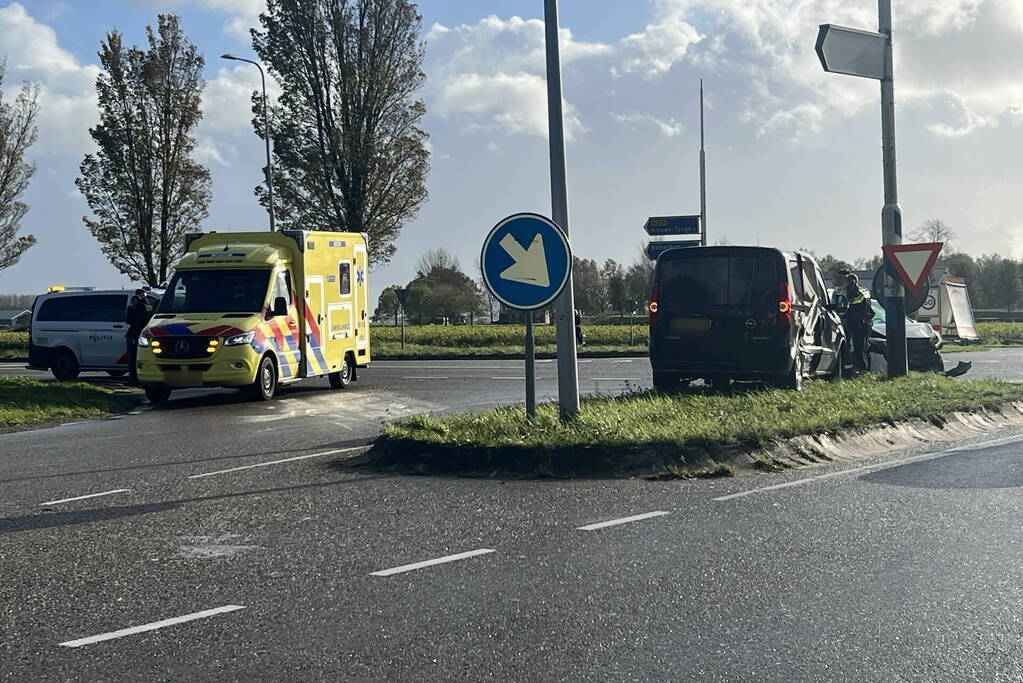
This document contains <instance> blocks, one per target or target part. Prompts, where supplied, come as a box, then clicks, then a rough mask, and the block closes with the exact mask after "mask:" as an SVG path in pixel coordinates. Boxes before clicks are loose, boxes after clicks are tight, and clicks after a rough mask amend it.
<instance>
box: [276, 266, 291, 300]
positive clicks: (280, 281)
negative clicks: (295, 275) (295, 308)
mask: <svg viewBox="0 0 1023 683" xmlns="http://www.w3.org/2000/svg"><path fill="white" fill-rule="evenodd" d="M277 297H284V300H285V301H287V302H288V305H289V306H290V305H292V304H294V303H295V302H294V301H293V300H292V298H291V273H289V272H288V271H286V270H282V271H281V272H279V273H277V279H276V280H274V293H273V298H274V299H277Z"/></svg>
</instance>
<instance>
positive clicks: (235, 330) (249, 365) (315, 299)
mask: <svg viewBox="0 0 1023 683" xmlns="http://www.w3.org/2000/svg"><path fill="white" fill-rule="evenodd" d="M185 251H186V254H185V255H184V256H183V257H182V259H181V261H180V262H179V263H178V264H177V266H176V268H175V271H174V276H173V278H171V281H170V283H169V284H168V285H167V289H166V292H165V293H164V296H163V299H162V300H161V301H160V306H159V308H157V310H156V313H155V315H154V316H153V318H152V320H150V322H149V326H148V327H147V328H146V329H145V331H144V332H143V333H142V335H141V337H140V338H139V349H138V360H137V363H138V377H139V382H140V383H141V384H142V386H143V388H144V389H145V392H146V397H147V398H148V399H149V400H150V401H152V402H153V403H162V402H164V401H166V400H167V399H169V398H170V395H171V392H172V391H173V390H174V389H179V388H185V387H241V388H244V389H246V390H247V391H249V392H250V393H251V395H252V396H253V397H254V398H256V399H261V400H264V401H269V400H270V399H272V398H273V397H274V394H275V393H276V391H277V387H278V385H280V384H288V383H291V382H294V381H297V380H300V379H305V378H307V377H319V376H322V375H326V376H327V377H328V378H329V379H330V386H331V387H332V388H334V389H343V388H345V387H347V386H348V385H349V384H350V383H351V382H352V380H354V379H356V372H357V371H356V368H364V367H366V366H367V365H368V364H369V361H370V350H369V348H370V347H369V312H368V310H369V281H368V277H367V273H368V269H369V268H368V260H367V252H366V236H365V235H364V234H359V233H346V232H310V231H304V230H296V231H283V232H222V233H217V232H210V233H199V234H190V235H187V236H186V237H185Z"/></svg>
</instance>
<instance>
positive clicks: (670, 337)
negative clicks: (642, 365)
mask: <svg viewBox="0 0 1023 683" xmlns="http://www.w3.org/2000/svg"><path fill="white" fill-rule="evenodd" d="M844 338H845V331H844V329H843V327H842V322H841V320H840V318H839V317H838V314H837V313H836V312H835V310H834V306H832V305H831V304H830V302H829V299H828V290H827V289H826V288H825V285H824V276H823V275H822V273H821V270H820V268H819V267H818V266H817V263H816V262H815V261H814V260H813V258H812V257H811V256H809V255H808V254H804V253H800V252H791V251H781V250H779V249H771V248H767V247H734V246H725V247H690V248H685V249H672V250H669V251H666V252H664V253H663V254H661V256H660V258H658V259H657V265H656V267H655V268H654V281H653V287H652V290H651V295H650V364H651V366H653V374H654V386H655V387H657V388H658V389H667V388H671V387H672V386H675V385H677V384H679V383H680V382H682V381H690V380H694V379H703V380H705V381H706V382H707V383H708V384H727V383H728V381H729V380H733V379H737V380H767V381H772V382H775V383H777V384H779V385H781V386H784V387H788V388H791V389H797V390H798V389H799V388H800V387H801V386H802V381H803V379H804V378H807V377H821V376H825V377H834V378H838V377H840V376H841V373H842V342H843V340H844Z"/></svg>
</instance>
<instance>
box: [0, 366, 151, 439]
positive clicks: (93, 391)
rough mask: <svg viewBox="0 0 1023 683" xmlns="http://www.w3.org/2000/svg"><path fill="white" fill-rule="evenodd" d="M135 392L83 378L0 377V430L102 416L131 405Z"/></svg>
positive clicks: (120, 410) (133, 401) (134, 401)
mask: <svg viewBox="0 0 1023 683" xmlns="http://www.w3.org/2000/svg"><path fill="white" fill-rule="evenodd" d="M137 400H138V399H137V398H136V397H135V396H131V395H126V394H117V393H114V392H113V391H111V390H109V389H105V388H103V387H96V386H93V385H91V384H85V383H82V382H76V383H71V384H67V383H57V382H40V381H39V380H37V379H32V378H30V377H0V432H7V431H11V430H14V429H23V428H25V427H31V426H35V425H40V424H46V423H48V422H57V421H64V420H68V419H81V418H88V417H102V416H104V415H110V414H112V413H118V412H122V411H125V410H128V409H129V408H131V407H132V406H133V405H135V403H136V402H137Z"/></svg>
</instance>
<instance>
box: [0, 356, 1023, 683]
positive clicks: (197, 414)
mask: <svg viewBox="0 0 1023 683" xmlns="http://www.w3.org/2000/svg"><path fill="white" fill-rule="evenodd" d="M1007 353H1009V354H1010V355H1005V354H1007ZM997 354H998V355H997V357H996V358H993V359H988V358H984V354H978V353H973V354H969V357H970V358H971V359H977V360H998V361H999V364H1002V365H1009V366H1012V367H1015V366H1016V365H1017V364H1018V363H1020V361H1021V360H1023V354H1013V353H1010V352H1006V351H1000V352H997ZM984 365H995V363H986V364H985V363H977V364H975V365H974V368H975V369H977V370H978V374H980V373H981V372H985V373H986V372H987V370H984V371H981V368H982V367H983V366H984ZM516 366H518V367H519V368H521V366H520V364H517V363H514V362H494V361H480V362H476V363H462V362H459V363H435V362H429V363H427V362H423V363H397V362H396V363H380V364H379V365H374V367H373V368H372V371H371V372H366V373H365V374H364V376H363V378H362V380H361V381H360V382H359V385H358V386H357V388H356V389H355V390H354V391H351V392H330V391H328V390H326V389H325V388H324V387H321V386H319V385H317V384H316V383H309V384H308V385H305V386H304V387H303V386H302V385H298V386H296V387H295V388H294V389H291V390H287V391H285V392H284V394H283V396H282V397H281V399H280V400H278V401H276V402H274V403H271V404H254V403H244V402H241V401H240V399H239V398H238V396H237V395H236V394H235V393H234V392H227V391H212V392H182V398H181V399H180V400H175V401H174V402H172V404H171V405H169V406H168V407H165V408H160V409H157V410H147V411H143V412H141V413H139V414H136V415H130V416H126V417H124V418H121V419H119V420H108V421H101V422H87V423H82V424H76V425H67V426H59V427H54V428H50V429H45V430H36V431H31V432H23V433H18V434H7V435H2V436H0V679H3V680H11V681H30V680H83V681H98V680H125V681H127V680H131V681H137V680H239V681H241V680H244V681H252V680H319V679H326V680H338V679H360V680H365V679H373V680H380V679H395V680H490V679H501V680H609V679H610V680H626V679H642V680H685V679H700V680H749V679H757V680H786V681H788V680H823V679H839V680H877V681H892V680H929V681H930V680H978V681H991V680H1018V679H1020V678H1021V677H1023V638H1021V636H1023V616H1021V614H1023V613H1021V611H1020V609H1019V607H1020V603H1021V602H1023V581H1021V578H1023V577H1021V574H1023V546H1021V542H1020V534H1019V531H1018V529H1019V528H1020V522H1021V521H1023V520H1021V519H1020V517H1021V512H1020V511H1021V510H1023V505H1021V503H1023V500H1021V495H1020V486H1023V452H1021V443H1023V434H1009V433H1004V434H992V435H988V436H987V437H985V440H981V441H985V443H986V445H985V443H981V444H979V445H977V444H974V445H966V446H964V447H963V448H962V449H961V450H948V451H942V452H938V453H933V454H928V453H923V452H908V453H903V454H900V455H899V456H898V457H897V458H896V459H892V458H879V459H875V460H865V461H863V462H861V463H858V464H855V465H850V464H845V465H836V466H829V467H823V468H814V469H812V470H804V471H795V472H789V473H786V474H782V475H750V476H744V477H739V478H736V479H728V480H701V481H693V482H646V481H635V480H625V481H572V482H565V481H501V480H468V479H444V478H427V477H405V476H385V475H379V474H375V473H372V472H360V471H351V470H345V469H342V468H340V467H338V465H337V461H338V459H340V458H343V457H345V456H347V455H348V454H349V451H347V450H345V449H349V448H352V447H354V445H356V444H358V443H361V442H362V441H364V439H365V438H366V436H367V435H368V434H372V433H373V432H374V430H376V429H377V428H378V427H379V424H380V422H381V421H382V420H387V419H390V418H392V417H394V416H398V415H402V414H407V413H409V412H417V411H422V410H444V409H452V408H455V407H458V408H461V407H471V406H482V405H486V404H490V403H494V402H503V401H516V400H519V397H520V396H521V393H520V392H521V390H522V388H521V382H520V381H519V380H515V379H501V378H503V377H520V376H521V375H518V374H516V373H515V372H514V370H515V367H516ZM547 367H549V368H550V369H549V370H545V369H544V365H541V366H540V368H541V370H540V372H539V373H538V374H539V375H540V376H541V377H543V378H544V379H542V380H541V381H540V384H539V393H540V394H541V395H542V396H543V395H551V394H552V393H553V392H554V388H555V382H554V380H553V376H554V375H553V366H551V365H549V364H548V365H547ZM580 369H581V372H582V374H583V375H584V377H585V379H584V382H583V386H584V388H587V389H589V390H593V389H595V388H598V387H599V388H600V390H601V391H605V392H609V393H613V392H618V391H621V390H622V389H623V388H625V387H626V386H627V383H628V385H636V386H644V385H645V383H647V382H648V381H649V369H648V366H647V365H646V361H645V360H642V359H636V360H635V361H633V362H632V363H624V362H612V361H597V360H594V361H592V362H591V363H583V364H582V365H581V366H580ZM1016 372H1018V370H1017V371H1016ZM971 374H972V373H971ZM420 377H429V379H417V378H420ZM999 439H1000V440H1001V441H998V440H999ZM338 451H340V452H338ZM821 474H828V475H832V474H833V475H834V476H828V477H824V478H821V477H820V476H819V475H821ZM781 483H785V484H790V485H788V486H785V487H777V485H778V484H781ZM84 496H92V497H87V498H84ZM79 497H83V498H79ZM75 498H78V499H77V500H74V499H75ZM629 518H634V519H631V521H628V520H629ZM609 521H619V522H620V523H616V524H613V525H608V526H601V527H599V528H594V527H593V525H600V524H602V523H606V522H609ZM444 558H448V559H447V561H444V562H438V563H434V564H429V565H427V566H416V563H424V562H429V561H435V560H439V559H444ZM410 565H411V566H410Z"/></svg>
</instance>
